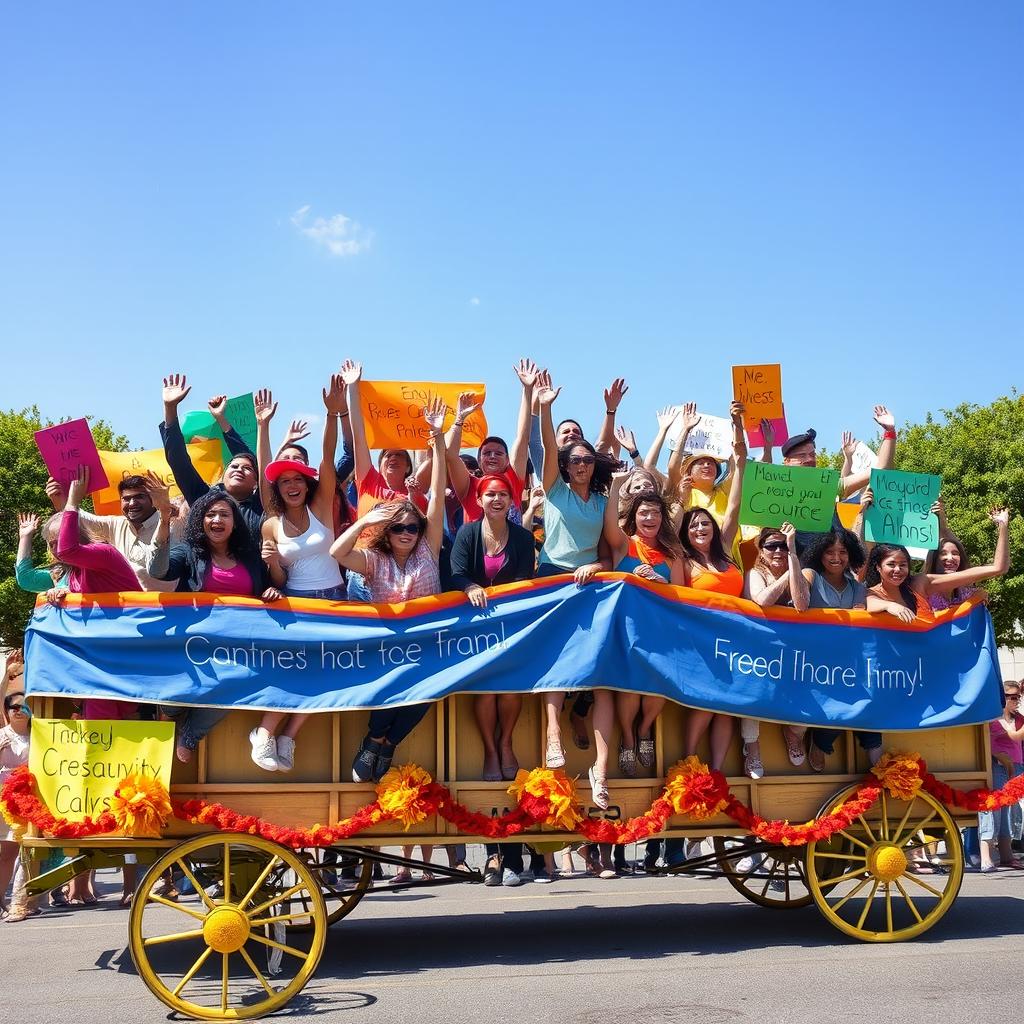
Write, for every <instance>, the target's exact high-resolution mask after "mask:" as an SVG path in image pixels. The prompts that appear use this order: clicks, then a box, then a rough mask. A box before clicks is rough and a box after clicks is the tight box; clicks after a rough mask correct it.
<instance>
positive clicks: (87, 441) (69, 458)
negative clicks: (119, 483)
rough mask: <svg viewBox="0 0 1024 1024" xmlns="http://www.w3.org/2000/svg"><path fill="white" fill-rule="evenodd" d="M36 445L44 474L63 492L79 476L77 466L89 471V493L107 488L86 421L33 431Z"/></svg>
mask: <svg viewBox="0 0 1024 1024" xmlns="http://www.w3.org/2000/svg"><path fill="white" fill-rule="evenodd" d="M36 445H37V446H38V448H39V454H40V455H42V457H43V462H45V463H46V469H47V472H49V474H50V476H52V477H53V479H54V480H56V481H57V483H59V484H60V485H61V487H62V488H64V490H65V491H67V489H68V485H69V484H70V483H71V481H72V480H74V479H75V478H76V477H77V476H78V467H79V466H88V467H89V489H90V490H91V491H98V490H99V489H100V488H101V487H106V486H107V477H106V474H105V473H104V472H103V465H102V463H101V462H100V456H99V452H97V451H96V442H95V441H94V440H93V437H92V431H91V430H90V429H89V422H88V420H86V419H84V418H83V419H80V420H68V421H67V422H66V423H57V424H54V426H52V427H44V428H43V429H42V430H37V431H36Z"/></svg>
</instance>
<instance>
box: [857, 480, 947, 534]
mask: <svg viewBox="0 0 1024 1024" xmlns="http://www.w3.org/2000/svg"><path fill="white" fill-rule="evenodd" d="M871 490H872V492H873V493H874V496H875V500H874V503H873V504H872V505H870V506H869V507H868V510H867V512H865V513H864V539H865V540H869V541H871V542H872V543H875V544H903V545H907V544H911V545H913V546H915V547H919V548H926V549H927V550H929V551H933V550H934V549H935V548H937V547H938V546H939V519H938V516H936V515H935V514H934V513H933V512H932V511H931V508H932V505H934V504H935V502H936V501H938V500H939V491H940V490H942V477H940V476H934V475H932V474H930V473H903V472H901V471H900V470H898V469H872V470H871Z"/></svg>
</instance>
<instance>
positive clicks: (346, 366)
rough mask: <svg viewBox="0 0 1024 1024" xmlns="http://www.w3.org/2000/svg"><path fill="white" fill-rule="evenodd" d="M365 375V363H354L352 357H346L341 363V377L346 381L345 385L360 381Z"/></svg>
mask: <svg viewBox="0 0 1024 1024" xmlns="http://www.w3.org/2000/svg"><path fill="white" fill-rule="evenodd" d="M362 376H363V364H362V363H353V362H352V360H351V359H346V360H345V362H343V363H342V364H341V379H342V380H343V381H344V382H345V387H348V386H349V385H350V384H356V383H358V382H359V381H360V380H361V379H362Z"/></svg>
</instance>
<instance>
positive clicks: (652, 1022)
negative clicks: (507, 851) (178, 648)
mask: <svg viewBox="0 0 1024 1024" xmlns="http://www.w3.org/2000/svg"><path fill="white" fill-rule="evenodd" d="M99 882H100V890H101V891H102V892H106V893H107V894H108V895H107V896H106V898H105V899H104V900H103V901H102V902H101V903H100V905H99V906H98V907H96V908H92V909H77V910H64V911H51V912H48V913H45V914H43V915H41V916H40V917H37V918H34V919H32V920H29V921H26V922H23V923H21V924H17V925H7V924H4V925H0V942H2V949H3V963H4V970H3V981H2V992H3V997H2V999H0V1021H19V1022H24V1024H37V1022H46V1024H50V1022H57V1021H65V1020H68V1019H70V1020H73V1021H74V1022H75V1024H110V1022H111V1021H116V1022H117V1024H136V1022H140V1024H141V1022H146V1024H149V1022H154V1021H164V1020H170V1019H175V1017H174V1015H173V1014H169V1013H168V1011H167V1010H166V1008H165V1007H163V1005H162V1004H160V1003H159V1002H157V1001H156V1000H155V999H154V998H153V997H152V996H151V995H150V994H149V992H148V991H147V989H146V988H145V986H144V985H143V983H142V982H141V981H140V980H139V978H138V977H137V976H136V975H135V973H134V969H133V967H132V963H131V958H130V956H129V955H128V952H127V950H126V948H125V938H126V924H127V916H128V915H127V911H124V910H121V909H119V908H118V907H117V904H116V896H115V892H116V890H117V889H118V888H119V887H118V886H117V884H116V883H117V879H116V876H114V875H112V874H107V873H101V875H100V876H99ZM1022 931H1024V871H1021V872H1017V871H1002V872H998V873H996V874H993V875H987V876H981V875H977V874H972V875H968V876H967V877H966V878H965V881H964V885H963V889H962V890H961V893H960V896H959V897H958V899H957V900H956V902H955V903H954V905H953V907H952V908H951V909H950V911H949V912H948V913H947V914H946V916H945V917H944V918H943V919H942V920H941V921H940V922H939V923H938V924H937V925H936V926H935V927H934V928H933V929H932V930H931V931H929V932H928V933H927V934H926V935H924V936H922V937H921V938H919V939H917V940H916V941H913V942H908V943H901V944H896V945H881V946H877V945H867V944H862V943H858V942H854V941H852V940H846V939H845V938H844V937H843V936H842V935H840V934H839V933H838V932H837V931H835V930H834V929H833V928H832V927H831V926H830V925H829V924H828V923H827V922H826V921H825V920H824V919H823V918H822V917H821V916H820V914H819V913H818V912H817V910H815V909H814V908H813V907H810V908H807V909H802V910H790V911H771V910H763V909H760V908H757V907H754V906H752V905H750V904H748V903H747V902H746V901H744V900H743V899H742V898H741V897H739V896H738V895H737V894H736V893H735V892H734V891H733V890H732V889H731V888H730V887H729V886H728V885H727V883H726V882H725V881H723V880H714V879H694V878H684V877H675V878H669V877H651V878H647V877H643V876H638V877H634V878H621V879H615V880H611V881H600V880H597V879H591V878H583V877H580V878H574V879H565V880H560V881H557V882H555V883H554V884H552V885H549V886H540V885H525V886H523V887H521V888H519V889H501V888H494V889H486V888H484V887H482V886H475V885H474V886H470V885H455V886H447V887H443V888H425V889H414V890H409V891H406V892H404V893H393V894H380V895H377V894H374V895H370V896H368V897H367V898H366V899H364V901H363V902H362V904H361V905H360V906H359V907H358V908H357V909H356V910H355V912H354V913H353V914H352V915H351V916H350V917H348V918H346V919H345V920H344V921H343V922H341V923H340V924H338V925H337V926H336V927H335V928H333V929H332V930H331V932H330V935H329V938H328V944H327V950H326V952H325V954H324V957H323V959H322V961H321V963H320V966H319V969H318V971H317V974H316V977H315V978H314V979H313V980H312V981H311V982H310V983H309V984H308V985H307V986H306V988H305V989H304V991H303V992H302V993H301V994H300V995H299V996H298V997H297V998H296V999H295V1000H293V1002H292V1004H290V1006H289V1008H288V1009H287V1010H284V1011H281V1012H280V1013H279V1014H278V1016H280V1017H291V1018H305V1017H311V1018H312V1017H315V1018H317V1019H321V1020H324V1021H337V1022H339V1024H342V1022H349V1021H351V1022H359V1024H392V1022H394V1024H399V1022H400V1024H409V1022H433V1021H438V1022H442V1021H443V1022H446V1024H449V1022H450V1024H460V1022H463V1021H467V1022H469V1021H472V1022H478V1021H496V1022H501V1024H505V1022H531V1021H557V1022H558V1024H636V1022H641V1024H662V1022H664V1024H669V1022H671V1024H687V1022H691V1021H692V1022H699V1024H720V1022H721V1024H727V1022H730V1024H731V1022H741V1021H756V1022H774V1021H785V1022H787V1024H795V1022H802V1021H808V1022H811V1021H813V1022H814V1024H820V1022H822V1021H830V1020H844V1019H845V1020H870V1021H872V1022H873V1024H886V1022H889V1021H892V1022H894V1024H913V1022H916V1021H939V1020H956V1021H975V1020H985V1021H987V1022H1001V1021H1016V1020H1018V1019H1019V1018H1020V1017H1021V1013H1022V1005H1021V1004H1022V998H1021V974H1022V969H1021V966H1020V964H1021V959H1022V956H1024V944H1022V942H1021V939H1020V936H1021V933H1022Z"/></svg>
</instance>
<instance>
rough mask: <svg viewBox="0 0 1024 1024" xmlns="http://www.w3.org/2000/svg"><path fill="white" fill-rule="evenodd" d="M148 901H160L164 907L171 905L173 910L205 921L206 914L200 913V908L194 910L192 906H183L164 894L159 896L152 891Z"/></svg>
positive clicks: (147, 898)
mask: <svg viewBox="0 0 1024 1024" xmlns="http://www.w3.org/2000/svg"><path fill="white" fill-rule="evenodd" d="M146 902H147V903H159V904H160V906H162V907H169V908H170V909H171V910H179V911H181V913H183V914H188V916H189V917H194V918H195V919H196V920H197V921H205V920H206V915H205V914H200V913H199V911H198V910H193V909H192V908H191V907H183V906H182V905H181V904H180V903H175V902H174V901H173V900H168V899H165V898H164V897H163V896H157V894H156V893H155V892H150V893H149V895H148V896H147V897H146Z"/></svg>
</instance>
